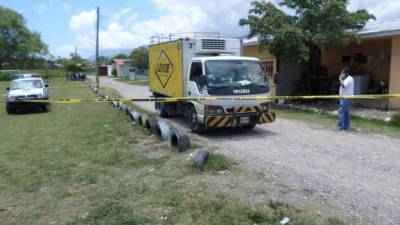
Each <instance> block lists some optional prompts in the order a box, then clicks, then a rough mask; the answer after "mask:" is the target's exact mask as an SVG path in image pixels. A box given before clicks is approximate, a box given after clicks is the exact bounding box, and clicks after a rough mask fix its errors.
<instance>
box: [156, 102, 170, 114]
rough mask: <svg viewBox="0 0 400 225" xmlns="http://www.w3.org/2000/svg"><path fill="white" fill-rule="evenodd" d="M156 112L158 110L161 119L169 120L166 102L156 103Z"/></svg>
mask: <svg viewBox="0 0 400 225" xmlns="http://www.w3.org/2000/svg"><path fill="white" fill-rule="evenodd" d="M156 110H157V115H158V116H159V117H161V118H167V117H168V116H169V115H168V112H167V103H165V102H156Z"/></svg>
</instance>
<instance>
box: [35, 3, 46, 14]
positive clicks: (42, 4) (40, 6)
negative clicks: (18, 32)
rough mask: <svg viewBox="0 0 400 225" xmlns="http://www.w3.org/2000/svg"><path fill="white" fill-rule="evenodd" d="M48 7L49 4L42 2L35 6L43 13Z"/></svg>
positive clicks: (37, 10)
mask: <svg viewBox="0 0 400 225" xmlns="http://www.w3.org/2000/svg"><path fill="white" fill-rule="evenodd" d="M47 8H48V5H47V4H45V3H41V4H40V5H38V6H36V7H35V10H36V12H37V13H39V14H43V13H45V12H46V10H47Z"/></svg>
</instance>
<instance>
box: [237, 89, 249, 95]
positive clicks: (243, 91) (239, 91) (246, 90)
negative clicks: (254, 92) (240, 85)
mask: <svg viewBox="0 0 400 225" xmlns="http://www.w3.org/2000/svg"><path fill="white" fill-rule="evenodd" d="M233 94H250V89H238V90H233Z"/></svg>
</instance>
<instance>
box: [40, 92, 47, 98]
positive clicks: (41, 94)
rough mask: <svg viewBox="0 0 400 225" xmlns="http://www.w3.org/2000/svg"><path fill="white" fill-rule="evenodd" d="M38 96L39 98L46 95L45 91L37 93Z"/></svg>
mask: <svg viewBox="0 0 400 225" xmlns="http://www.w3.org/2000/svg"><path fill="white" fill-rule="evenodd" d="M38 97H39V98H45V97H46V94H45V93H40V94H38Z"/></svg>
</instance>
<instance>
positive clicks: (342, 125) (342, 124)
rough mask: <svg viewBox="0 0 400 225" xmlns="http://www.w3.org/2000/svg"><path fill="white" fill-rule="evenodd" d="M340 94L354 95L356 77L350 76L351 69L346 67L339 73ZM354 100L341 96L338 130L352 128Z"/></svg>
mask: <svg viewBox="0 0 400 225" xmlns="http://www.w3.org/2000/svg"><path fill="white" fill-rule="evenodd" d="M339 81H340V89H339V95H340V96H351V95H354V79H353V77H352V76H350V70H349V68H348V67H345V68H344V69H343V70H342V72H341V73H340V75H339ZM351 103H352V100H351V99H350V98H341V99H340V106H339V110H338V130H340V131H347V130H348V129H349V128H350V106H351Z"/></svg>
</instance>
